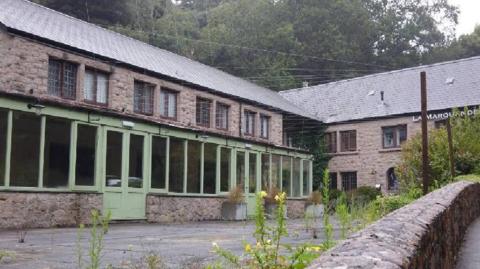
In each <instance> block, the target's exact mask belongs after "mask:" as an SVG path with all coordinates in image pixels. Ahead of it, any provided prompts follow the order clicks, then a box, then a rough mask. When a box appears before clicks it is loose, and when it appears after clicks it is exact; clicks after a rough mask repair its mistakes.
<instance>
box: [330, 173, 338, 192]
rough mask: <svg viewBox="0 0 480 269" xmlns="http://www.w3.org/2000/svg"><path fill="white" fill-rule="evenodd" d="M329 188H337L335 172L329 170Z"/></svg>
mask: <svg viewBox="0 0 480 269" xmlns="http://www.w3.org/2000/svg"><path fill="white" fill-rule="evenodd" d="M330 189H332V190H336V189H338V185H337V173H336V172H331V173H330Z"/></svg>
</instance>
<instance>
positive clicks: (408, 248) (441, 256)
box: [309, 181, 480, 269]
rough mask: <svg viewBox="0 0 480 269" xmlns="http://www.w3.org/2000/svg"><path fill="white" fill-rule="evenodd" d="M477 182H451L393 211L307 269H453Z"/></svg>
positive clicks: (474, 208) (473, 212)
mask: <svg viewBox="0 0 480 269" xmlns="http://www.w3.org/2000/svg"><path fill="white" fill-rule="evenodd" d="M479 197H480V184H478V183H471V182H466V181H461V182H456V183H452V184H450V185H448V186H446V187H444V188H442V189H439V190H437V191H434V192H432V193H430V194H428V195H426V196H424V197H422V198H420V199H419V200H417V201H415V202H413V203H412V204H410V205H408V206H405V207H403V208H400V209H399V210H396V211H394V212H392V213H390V214H389V215H387V216H386V217H384V218H383V219H381V220H379V221H377V222H375V223H373V224H372V225H370V226H368V227H367V228H366V229H364V230H362V231H360V232H357V233H355V234H353V235H352V236H350V237H349V238H348V239H347V240H345V241H343V242H340V243H339V244H338V245H337V246H336V247H334V248H333V249H331V250H329V251H328V252H325V253H324V254H323V255H321V256H320V257H319V258H318V259H317V260H316V261H315V262H314V263H313V264H312V265H311V266H310V267H309V268H310V269H320V268H322V269H329V268H331V269H333V268H342V269H349V268H355V269H371V268H392V269H400V268H431V269H449V268H454V266H455V259H456V257H457V254H458V251H459V249H460V247H461V244H462V241H463V236H464V235H465V231H466V230H467V228H468V226H469V225H470V223H471V222H472V221H473V220H474V219H476V218H477V217H479V216H480V199H479Z"/></svg>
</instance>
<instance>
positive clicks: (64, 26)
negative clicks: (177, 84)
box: [0, 0, 314, 119]
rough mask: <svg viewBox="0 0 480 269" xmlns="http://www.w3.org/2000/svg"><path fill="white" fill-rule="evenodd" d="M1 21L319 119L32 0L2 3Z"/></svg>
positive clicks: (250, 87) (228, 77)
mask: <svg viewBox="0 0 480 269" xmlns="http://www.w3.org/2000/svg"><path fill="white" fill-rule="evenodd" d="M0 23H1V24H3V25H4V26H5V27H6V28H7V29H8V30H10V31H11V30H15V31H16V32H20V33H27V34H29V35H33V36H36V37H39V38H42V39H45V40H48V41H53V42H55V43H57V44H62V45H65V46H68V47H72V48H75V49H78V50H81V51H84V52H87V53H89V54H95V55H98V56H102V57H106V58H109V59H113V60H116V61H118V62H122V63H126V64H129V65H132V66H135V67H138V68H142V69H145V70H148V71H151V72H155V73H158V74H161V75H164V76H167V77H170V78H173V79H178V80H181V81H185V82H188V83H191V84H194V85H198V86H201V87H205V88H208V89H210V90H213V91H217V92H221V93H223V94H227V95H230V96H234V97H239V98H242V99H246V100H249V101H253V102H256V103H260V104H262V105H266V106H268V107H272V108H276V109H280V110H282V111H284V112H289V113H293V114H296V115H300V116H304V117H307V118H311V119H312V118H314V117H312V116H311V115H309V114H308V113H306V112H305V110H303V109H301V108H299V107H297V106H296V105H294V104H292V103H290V102H288V101H287V100H285V99H284V98H282V96H280V95H279V94H278V93H277V92H274V91H272V90H269V89H266V88H264V87H261V86H258V85H255V84H253V83H251V82H249V81H246V80H243V79H241V78H238V77H235V76H232V75H230V74H227V73H225V72H223V71H220V70H218V69H215V68H212V67H209V66H207V65H204V64H201V63H199V62H196V61H193V60H191V59H188V58H186V57H183V56H180V55H177V54H174V53H171V52H169V51H166V50H163V49H159V48H157V47H154V46H151V45H148V44H146V43H143V42H141V41H138V40H135V39H132V38H129V37H126V36H124V35H121V34H119V33H116V32H113V31H110V30H107V29H104V28H102V27H99V26H96V25H94V24H91V23H87V22H85V21H82V20H79V19H76V18H73V17H70V16H68V15H65V14H62V13H59V12H56V11H54V10H51V9H48V8H46V7H43V6H40V5H37V4H35V3H31V2H29V1H26V0H0Z"/></svg>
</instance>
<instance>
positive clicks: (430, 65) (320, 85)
mask: <svg viewBox="0 0 480 269" xmlns="http://www.w3.org/2000/svg"><path fill="white" fill-rule="evenodd" d="M474 60H480V55H477V56H472V57H467V58H461V59H455V60H449V61H443V62H438V63H432V64H425V65H417V66H412V67H406V68H402V69H397V70H391V71H387V72H381V73H373V74H369V75H365V76H360V77H355V78H349V79H342V80H336V81H332V82H328V83H324V84H318V85H314V86H309V87H302V88H295V89H289V90H284V91H280V94H282V95H283V94H286V93H290V92H299V91H303V90H316V89H318V88H320V87H322V86H327V85H333V84H340V83H346V82H349V81H356V80H362V79H367V78H371V77H378V76H383V75H391V74H397V73H401V72H407V71H412V70H416V69H422V68H430V67H436V66H442V65H448V64H455V63H459V62H467V61H474Z"/></svg>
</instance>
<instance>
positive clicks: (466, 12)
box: [449, 0, 480, 36]
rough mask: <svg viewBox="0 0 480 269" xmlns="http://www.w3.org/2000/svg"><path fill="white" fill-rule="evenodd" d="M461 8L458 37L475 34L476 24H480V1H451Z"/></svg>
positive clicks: (450, 0)
mask: <svg viewBox="0 0 480 269" xmlns="http://www.w3.org/2000/svg"><path fill="white" fill-rule="evenodd" d="M449 2H450V3H451V4H453V5H456V6H458V7H459V8H460V16H459V18H458V25H457V36H459V35H461V34H469V33H471V32H473V29H474V28H475V25H476V24H480V0H449Z"/></svg>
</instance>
